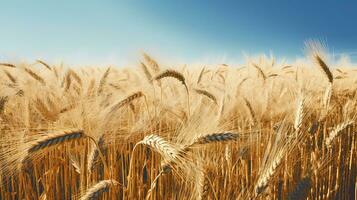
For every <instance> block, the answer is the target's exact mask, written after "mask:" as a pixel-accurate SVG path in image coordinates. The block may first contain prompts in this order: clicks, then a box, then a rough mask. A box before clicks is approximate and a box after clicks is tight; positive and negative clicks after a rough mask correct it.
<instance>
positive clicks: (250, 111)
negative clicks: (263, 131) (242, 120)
mask: <svg viewBox="0 0 357 200" xmlns="http://www.w3.org/2000/svg"><path fill="white" fill-rule="evenodd" d="M243 99H244V102H245V105H246V106H247V108H248V111H249V114H250V117H251V119H252V121H253V123H254V124H256V123H257V118H256V117H255V112H254V110H253V107H252V105H251V104H250V102H249V101H248V99H246V98H243Z"/></svg>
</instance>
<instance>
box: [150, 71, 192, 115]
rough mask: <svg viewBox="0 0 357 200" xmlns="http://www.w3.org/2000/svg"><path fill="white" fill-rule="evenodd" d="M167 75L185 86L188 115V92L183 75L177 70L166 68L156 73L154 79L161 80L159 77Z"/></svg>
mask: <svg viewBox="0 0 357 200" xmlns="http://www.w3.org/2000/svg"><path fill="white" fill-rule="evenodd" d="M167 77H171V78H174V79H176V80H178V81H180V82H181V83H182V84H183V85H184V86H185V89H186V92H187V109H188V115H190V94H189V92H188V87H187V84H186V81H185V77H184V76H183V75H182V74H181V73H179V72H177V71H175V70H172V69H168V70H166V71H164V72H162V73H161V74H159V75H157V76H156V77H155V78H154V79H155V80H161V79H163V78H167Z"/></svg>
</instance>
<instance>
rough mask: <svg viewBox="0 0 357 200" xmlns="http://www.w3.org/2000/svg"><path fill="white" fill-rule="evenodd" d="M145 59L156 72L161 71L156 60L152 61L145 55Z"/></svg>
mask: <svg viewBox="0 0 357 200" xmlns="http://www.w3.org/2000/svg"><path fill="white" fill-rule="evenodd" d="M143 57H144V59H145V61H146V62H147V63H148V64H149V65H150V66H151V67H152V69H153V70H154V72H156V73H158V72H159V71H160V66H159V64H158V63H157V62H156V61H155V60H154V59H152V58H151V57H150V56H149V55H148V54H146V53H143Z"/></svg>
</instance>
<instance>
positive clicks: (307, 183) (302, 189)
mask: <svg viewBox="0 0 357 200" xmlns="http://www.w3.org/2000/svg"><path fill="white" fill-rule="evenodd" d="M311 186H312V180H311V178H310V177H309V176H306V177H304V178H303V179H301V180H300V181H299V183H298V184H297V185H296V186H295V188H294V190H293V191H291V192H290V193H288V195H287V198H286V199H287V200H299V199H306V197H307V196H308V194H309V192H310V188H311Z"/></svg>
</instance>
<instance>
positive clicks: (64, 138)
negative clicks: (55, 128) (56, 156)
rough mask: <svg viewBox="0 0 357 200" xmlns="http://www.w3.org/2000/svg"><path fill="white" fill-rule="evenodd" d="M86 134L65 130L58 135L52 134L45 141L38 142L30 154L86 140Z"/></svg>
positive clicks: (79, 131) (32, 147) (31, 148)
mask: <svg viewBox="0 0 357 200" xmlns="http://www.w3.org/2000/svg"><path fill="white" fill-rule="evenodd" d="M84 137H85V134H84V132H83V131H82V130H65V131H61V132H59V133H56V134H51V135H49V136H47V137H45V138H44V139H41V140H38V141H36V142H35V144H33V145H32V146H31V147H30V148H29V149H28V151H27V152H28V153H35V152H37V151H39V150H42V149H45V148H50V147H53V146H56V145H59V144H63V143H66V142H71V141H74V140H78V139H81V138H84Z"/></svg>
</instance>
